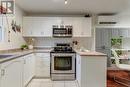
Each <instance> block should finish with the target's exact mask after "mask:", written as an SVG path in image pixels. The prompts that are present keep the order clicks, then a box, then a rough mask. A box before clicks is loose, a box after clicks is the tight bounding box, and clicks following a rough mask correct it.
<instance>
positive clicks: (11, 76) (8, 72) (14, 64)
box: [0, 57, 23, 87]
mask: <svg viewBox="0 0 130 87" xmlns="http://www.w3.org/2000/svg"><path fill="white" fill-rule="evenodd" d="M0 71H1V73H0V75H1V76H0V87H23V85H22V72H23V59H22V57H21V58H18V59H14V60H10V61H8V62H5V63H2V64H1V69H0Z"/></svg>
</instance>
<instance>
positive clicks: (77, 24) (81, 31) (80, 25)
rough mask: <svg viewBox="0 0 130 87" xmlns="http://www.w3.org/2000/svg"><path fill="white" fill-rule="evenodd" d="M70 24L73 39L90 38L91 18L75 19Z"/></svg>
mask: <svg viewBox="0 0 130 87" xmlns="http://www.w3.org/2000/svg"><path fill="white" fill-rule="evenodd" d="M72 23H73V26H74V27H73V30H74V31H73V32H74V37H91V28H92V25H91V24H92V23H91V18H85V17H77V18H74V20H73V22H72Z"/></svg>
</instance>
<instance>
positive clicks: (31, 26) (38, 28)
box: [23, 17, 91, 37]
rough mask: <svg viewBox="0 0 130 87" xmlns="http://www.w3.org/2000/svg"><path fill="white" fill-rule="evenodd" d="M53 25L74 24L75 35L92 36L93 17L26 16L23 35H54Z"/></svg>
mask: <svg viewBox="0 0 130 87" xmlns="http://www.w3.org/2000/svg"><path fill="white" fill-rule="evenodd" d="M53 25H72V26H73V37H90V36H91V18H85V17H24V19H23V36H25V37H52V30H53V29H52V26H53Z"/></svg>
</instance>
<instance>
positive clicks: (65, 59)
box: [51, 44, 76, 80]
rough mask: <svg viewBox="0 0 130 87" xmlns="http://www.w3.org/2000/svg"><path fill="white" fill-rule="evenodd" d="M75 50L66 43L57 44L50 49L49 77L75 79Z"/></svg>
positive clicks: (53, 78)
mask: <svg viewBox="0 0 130 87" xmlns="http://www.w3.org/2000/svg"><path fill="white" fill-rule="evenodd" d="M75 61H76V60H75V51H73V49H72V47H70V46H68V44H57V47H54V50H53V51H51V79H52V80H75Z"/></svg>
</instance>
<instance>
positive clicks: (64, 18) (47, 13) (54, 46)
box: [0, 0, 130, 87]
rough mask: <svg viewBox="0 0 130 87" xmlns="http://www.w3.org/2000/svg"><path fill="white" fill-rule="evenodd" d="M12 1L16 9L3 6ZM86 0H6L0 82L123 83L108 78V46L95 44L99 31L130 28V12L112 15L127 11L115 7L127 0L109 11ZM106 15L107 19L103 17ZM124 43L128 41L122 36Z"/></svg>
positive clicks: (4, 86) (40, 85)
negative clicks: (104, 47) (92, 5)
mask: <svg viewBox="0 0 130 87" xmlns="http://www.w3.org/2000/svg"><path fill="white" fill-rule="evenodd" d="M10 2H13V3H14V11H13V13H12V14H9V13H8V10H5V8H6V7H5V6H4V5H2V3H10ZM45 2H46V3H47V4H46V3H45ZM79 2H80V3H81V5H84V6H86V5H88V6H86V8H91V11H92V12H91V11H90V12H89V11H87V10H81V9H83V7H79V6H78V4H76V3H79ZM87 2H90V3H91V2H92V3H95V2H94V1H89V0H88V1H87ZM87 2H85V1H83V0H82V1H78V0H77V1H73V0H72V1H71V0H62V1H58V0H54V1H53V0H52V1H45V0H39V1H35V0H28V1H27V0H26V1H24V0H16V1H13V0H4V1H3V0H2V1H1V6H0V7H1V10H0V11H1V14H0V87H59V86H60V87H113V86H110V85H111V84H114V85H116V86H117V84H118V86H117V87H120V86H121V87H123V86H124V85H123V86H122V84H120V83H117V82H116V81H113V80H112V83H109V82H108V80H107V72H108V70H109V68H108V67H107V63H108V62H110V61H108V54H107V53H105V51H99V50H97V48H96V45H97V43H98V41H99V42H100V40H98V39H97V38H96V37H97V36H96V35H97V32H96V30H97V28H128V29H129V28H130V27H129V26H130V25H129V22H130V19H129V15H127V16H125V15H124V14H118V15H117V14H111V13H118V11H122V9H123V8H122V9H121V8H119V9H117V10H116V11H115V10H114V9H115V8H117V7H119V6H120V5H121V4H124V5H127V4H128V2H122V1H120V2H119V3H114V5H112V6H113V9H111V10H112V11H110V12H109V11H108V12H105V10H106V9H101V8H102V6H100V5H97V8H99V9H100V10H97V9H95V8H96V7H93V8H92V7H91V6H89V4H90V3H89V4H87ZM112 2H113V1H111V3H112ZM72 3H73V4H72ZM74 3H75V4H74ZM102 3H105V2H102ZM43 4H44V7H43V8H41V7H40V6H43ZM105 4H106V3H105ZM47 5H52V6H54V7H55V8H53V7H48V6H47ZM75 5H76V6H75ZM67 6H68V7H69V6H70V7H71V6H72V7H71V9H69V8H67ZM73 6H74V8H73ZM116 6H117V7H116ZM59 8H61V9H59ZM78 8H80V9H78ZM76 9H77V10H76ZM93 9H95V10H93ZM123 10H127V9H123ZM100 11H101V12H100ZM101 13H102V14H101ZM103 13H104V14H103ZM105 13H106V14H105ZM97 14H98V15H97ZM99 14H100V15H99ZM104 15H105V16H104ZM122 15H123V16H122ZM102 16H103V18H104V19H103V18H100V17H102ZM113 19H115V20H113ZM102 23H106V24H102ZM107 23H108V24H107ZM109 23H110V24H109ZM111 23H112V24H111ZM114 23H115V24H114ZM125 35H126V33H125ZM128 35H129V34H128ZM104 37H105V36H104ZM97 40H98V41H97ZM102 41H103V40H102ZM106 42H107V41H106ZM123 43H124V44H128V43H129V42H127V40H126V42H125V40H123ZM124 44H123V45H124ZM125 46H126V45H125ZM127 46H128V45H127ZM126 48H128V47H126ZM96 51H97V52H96ZM113 61H114V60H113ZM98 67H99V68H98ZM110 68H113V67H110ZM112 70H113V69H112ZM126 85H127V84H126ZM126 85H125V86H126ZM128 85H129V83H128Z"/></svg>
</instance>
